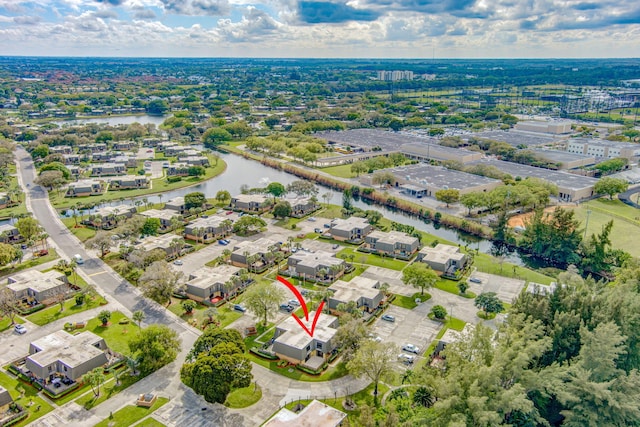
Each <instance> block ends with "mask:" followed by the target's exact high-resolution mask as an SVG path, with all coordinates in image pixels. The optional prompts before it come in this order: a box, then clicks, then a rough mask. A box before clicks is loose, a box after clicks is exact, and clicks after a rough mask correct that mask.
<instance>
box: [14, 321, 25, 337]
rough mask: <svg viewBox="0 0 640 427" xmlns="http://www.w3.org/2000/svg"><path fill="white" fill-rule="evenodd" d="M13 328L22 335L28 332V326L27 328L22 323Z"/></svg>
mask: <svg viewBox="0 0 640 427" xmlns="http://www.w3.org/2000/svg"><path fill="white" fill-rule="evenodd" d="M13 330H14V331H16V332H17V333H19V334H20V335H22V334H26V333H27V328H25V326H24V325H21V324H17V325H16V326H14V327H13Z"/></svg>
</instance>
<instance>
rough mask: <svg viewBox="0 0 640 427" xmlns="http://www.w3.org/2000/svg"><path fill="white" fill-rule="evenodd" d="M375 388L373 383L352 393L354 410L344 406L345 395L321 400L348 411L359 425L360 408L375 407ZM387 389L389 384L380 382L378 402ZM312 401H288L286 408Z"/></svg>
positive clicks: (351, 418)
mask: <svg viewBox="0 0 640 427" xmlns="http://www.w3.org/2000/svg"><path fill="white" fill-rule="evenodd" d="M373 389H374V386H373V383H372V384H370V385H369V386H368V387H367V388H365V389H364V390H362V391H359V392H358V393H355V394H352V395H351V399H353V401H354V402H355V404H356V409H355V410H353V411H347V410H345V409H344V408H343V407H342V402H343V401H344V397H340V398H338V399H323V400H321V402H323V403H326V404H327V405H329V406H331V407H333V408H336V409H338V410H339V411H342V412H346V413H347V417H348V419H349V420H350V421H351V422H352V423H354V425H359V424H357V420H358V417H359V416H360V408H362V406H363V405H365V404H366V405H368V406H370V407H373ZM387 391H389V387H388V386H387V385H385V384H383V383H380V384H378V404H380V400H381V399H382V396H384V394H385V393H386V392H387ZM310 402H311V400H295V401H293V402H290V403H287V404H286V405H285V408H287V409H289V410H291V409H293V407H294V406H296V405H297V404H298V403H302V404H303V405H307V404H309V403H310Z"/></svg>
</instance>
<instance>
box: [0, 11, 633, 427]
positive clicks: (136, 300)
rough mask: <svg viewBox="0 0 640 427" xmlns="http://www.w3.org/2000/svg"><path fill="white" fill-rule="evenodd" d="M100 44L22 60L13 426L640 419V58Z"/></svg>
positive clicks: (12, 135)
mask: <svg viewBox="0 0 640 427" xmlns="http://www.w3.org/2000/svg"><path fill="white" fill-rule="evenodd" d="M190 4H191V3H190ZM2 10H3V6H2V5H0V11H2ZM100 61H101V60H98V59H95V60H92V59H90V58H69V60H68V61H66V62H65V61H62V60H58V59H56V58H55V57H52V58H31V59H29V60H27V59H25V58H22V57H0V105H1V106H2V108H0V164H1V167H0V348H2V352H0V358H1V362H2V363H1V365H0V366H2V369H1V370H0V426H3V427H4V426H9V425H12V426H14V425H17V426H24V425H32V426H38V427H39V426H62V425H83V426H84V425H87V426H93V425H98V426H128V425H140V426H183V425H194V426H209V425H220V426H244V425H246V426H258V425H263V426H331V427H335V426H347V425H349V426H365V427H369V426H376V425H380V426H382V425H384V426H396V425H398V426H408V425H433V426H451V425H461V426H462V425H478V426H480V425H481V426H498V425H514V426H515V425H517V426H538V425H540V426H545V425H546V426H560V425H596V424H593V423H594V422H595V423H597V425H603V426H604V425H619V426H622V425H638V424H639V423H640V412H638V411H639V410H638V408H640V397H639V396H640V390H638V384H639V382H638V379H637V376H638V368H640V366H639V363H638V360H640V349H639V348H638V346H637V344H636V343H637V342H638V339H640V332H639V330H638V328H637V327H635V325H636V324H637V320H636V318H637V317H638V312H637V309H636V308H637V305H638V304H639V303H640V295H639V293H638V289H637V288H638V287H637V276H638V265H639V264H638V262H639V261H638V257H640V247H638V245H637V236H639V235H640V220H639V218H640V210H639V209H640V205H639V204H638V194H640V187H639V186H638V183H640V169H638V160H639V159H640V148H639V147H640V145H638V144H639V143H640V128H639V127H638V120H637V112H638V109H639V108H640V90H639V89H638V87H639V86H638V82H637V80H636V79H637V77H638V75H637V74H634V73H640V63H638V62H637V61H631V62H630V65H628V67H627V68H624V67H621V68H620V74H619V75H617V76H616V77H613V76H611V77H606V78H604V77H599V76H603V75H606V73H612V72H613V68H615V67H616V66H617V65H616V64H617V63H616V64H607V63H605V62H603V61H599V60H589V61H587V63H588V64H589V68H588V67H582V66H580V65H576V64H574V63H573V62H572V61H571V60H558V61H559V63H558V65H557V66H558V67H569V68H568V69H569V70H571V69H575V70H576V71H571V72H569V71H566V70H565V68H562V70H563V71H558V73H557V74H553V73H552V74H549V76H547V75H546V74H545V75H544V76H545V78H547V80H540V79H542V77H541V75H540V74H538V71H536V70H537V68H536V67H546V66H547V63H546V62H545V61H543V60H531V61H532V64H534V65H535V66H532V67H531V68H522V67H521V64H520V63H519V62H518V61H512V60H500V61H498V62H496V63H495V64H494V63H493V62H486V61H483V60H464V61H463V62H461V63H458V62H456V61H453V62H449V61H445V60H442V61H436V62H435V63H432V62H429V61H426V60H425V61H421V60H408V61H407V62H406V63H405V62H395V61H393V60H382V61H381V62H378V61H373V60H357V61H355V62H353V63H352V62H349V61H341V60H331V61H330V60H327V62H324V61H321V62H318V63H315V62H314V61H305V60H291V62H287V61H279V60H275V59H269V60H267V59H263V60H258V59H255V60H250V59H226V60H224V61H223V60H220V62H216V61H214V62H210V61H209V60H205V59H184V60H183V61H184V63H183V64H182V65H181V66H180V65H176V64H173V63H172V61H162V60H160V59H153V58H148V59H139V60H135V61H134V60H133V59H123V60H122V61H121V62H120V63H113V64H111V65H110V66H109V67H107V66H103V65H101V64H100ZM496 64H498V65H496ZM110 67H111V68H110ZM498 68H499V69H498ZM109 70H112V71H109ZM503 70H508V75H510V76H511V77H510V78H508V79H507V78H506V77H504V75H503V73H501V72H498V71H503ZM558 70H560V68H558ZM593 70H597V72H596V71H593ZM240 71H242V72H240ZM505 75H506V74H505ZM116 76H117V78H116ZM320 76H323V77H320ZM497 76H502V77H497ZM501 79H502V80H501ZM292 82H295V84H294V83H292ZM490 82H491V83H490ZM596 87H597V88H599V89H597V88H596ZM604 395H606V396H607V397H606V398H603V397H602V396H604ZM480 414H482V415H480Z"/></svg>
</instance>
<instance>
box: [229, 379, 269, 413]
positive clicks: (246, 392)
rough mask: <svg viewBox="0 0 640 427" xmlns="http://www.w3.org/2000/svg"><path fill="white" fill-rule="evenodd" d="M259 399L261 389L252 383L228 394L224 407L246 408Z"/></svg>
mask: <svg viewBox="0 0 640 427" xmlns="http://www.w3.org/2000/svg"><path fill="white" fill-rule="evenodd" d="M260 399H262V389H261V388H260V386H258V385H257V384H256V383H253V384H250V385H249V386H248V387H244V388H238V389H235V390H233V391H232V392H231V393H229V395H228V396H227V401H226V402H224V405H225V406H227V407H229V408H246V407H247V406H251V405H253V404H254V403H256V402H257V401H258V400H260Z"/></svg>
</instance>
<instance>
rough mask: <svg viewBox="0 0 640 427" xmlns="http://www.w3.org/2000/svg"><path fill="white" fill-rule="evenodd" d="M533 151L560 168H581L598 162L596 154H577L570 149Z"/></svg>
mask: <svg viewBox="0 0 640 427" xmlns="http://www.w3.org/2000/svg"><path fill="white" fill-rule="evenodd" d="M533 153H534V154H535V155H536V156H537V157H539V158H541V159H543V160H546V161H547V162H551V163H555V164H557V165H558V169H562V170H564V169H567V170H570V169H579V168H583V167H588V166H593V165H595V163H596V158H595V157H594V156H585V155H583V154H575V153H570V152H568V151H559V150H534V151H533Z"/></svg>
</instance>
